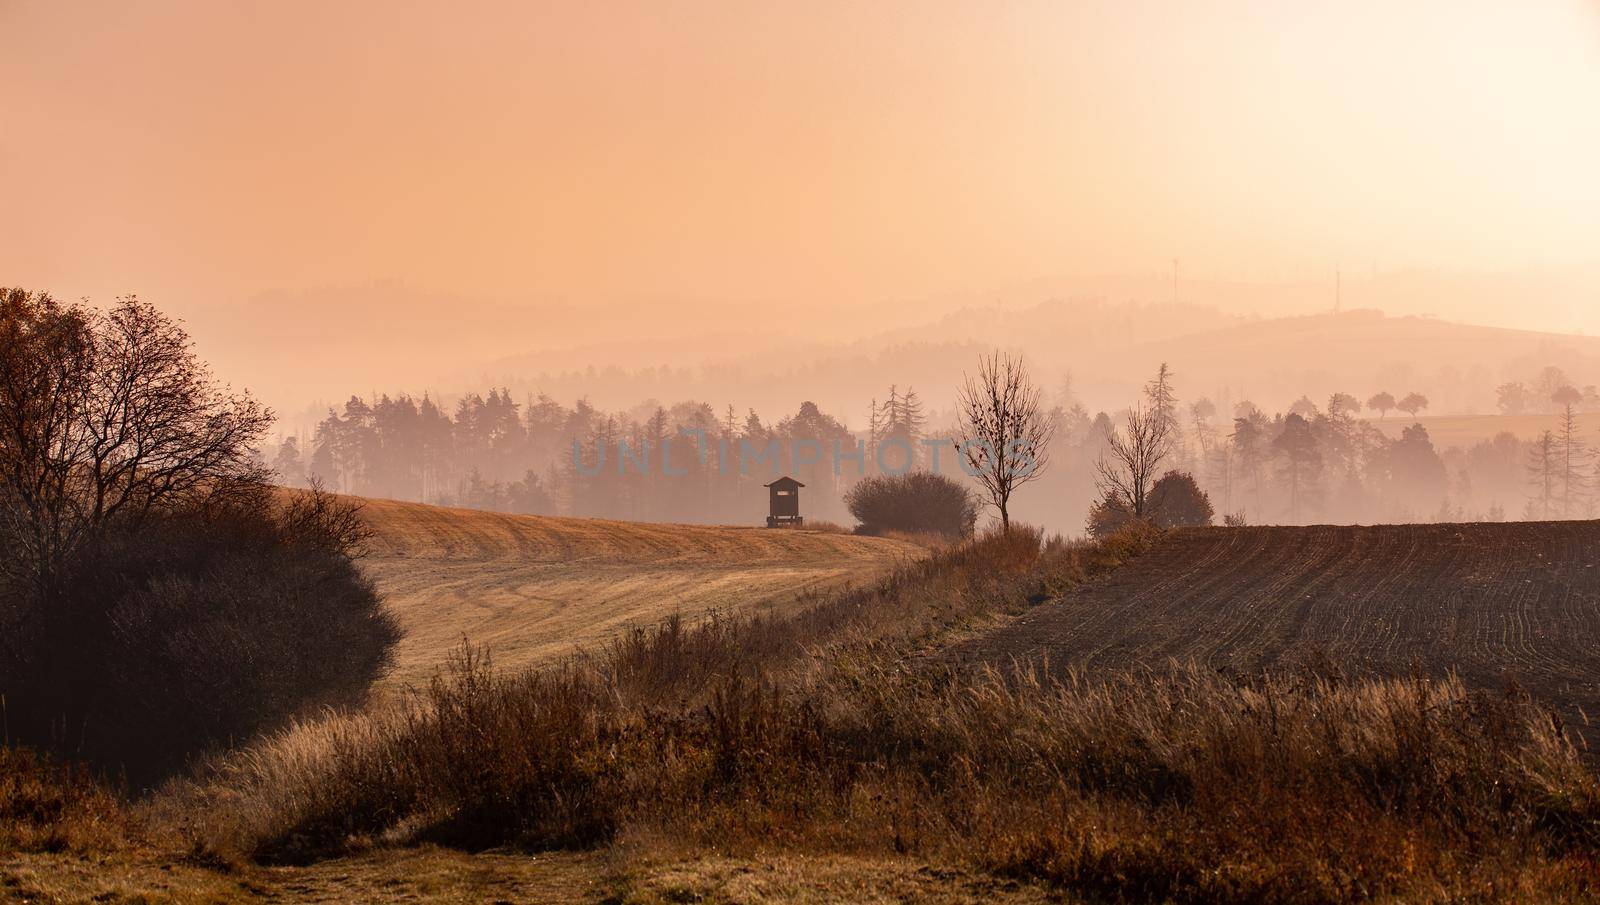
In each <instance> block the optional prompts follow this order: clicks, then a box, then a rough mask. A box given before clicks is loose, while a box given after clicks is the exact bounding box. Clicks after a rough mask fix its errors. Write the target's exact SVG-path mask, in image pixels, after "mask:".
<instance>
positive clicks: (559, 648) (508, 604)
mask: <svg viewBox="0 0 1600 905" xmlns="http://www.w3.org/2000/svg"><path fill="white" fill-rule="evenodd" d="M364 515H365V518H366V519H367V522H368V524H369V525H370V526H371V527H372V528H373V530H374V532H375V537H374V538H373V541H372V543H371V545H370V547H371V555H369V556H368V557H367V559H366V560H365V561H364V563H363V564H364V567H365V568H366V569H367V571H368V573H369V574H371V575H372V576H373V578H374V579H375V580H376V581H377V582H378V586H379V588H380V589H381V590H382V591H383V592H384V593H385V594H386V595H387V596H388V598H389V602H390V605H391V606H392V607H394V609H395V610H396V612H397V613H398V614H399V616H400V618H401V621H402V624H403V625H404V626H405V629H406V638H405V640H404V641H403V642H402V643H401V646H400V651H399V656H398V664H397V669H396V670H395V673H394V674H393V676H391V677H390V680H389V682H390V685H391V686H393V685H396V684H404V683H413V684H414V683H421V682H425V681H426V680H427V679H428V678H429V677H430V676H431V675H432V674H433V672H434V670H435V668H436V667H437V666H438V664H439V663H440V661H441V660H442V659H443V658H444V656H445V655H446V654H447V653H448V652H449V651H450V650H451V649H452V648H453V647H454V646H455V645H456V644H458V643H459V642H460V641H461V638H462V637H463V636H466V637H467V638H468V639H470V640H471V641H473V642H474V643H477V644H487V645H489V647H490V648H491V650H492V651H493V654H494V657H495V661H496V663H497V664H498V665H500V666H506V667H513V666H525V665H529V664H532V663H535V662H539V661H541V660H545V659H548V658H550V657H552V656H556V655H559V654H562V653H565V652H567V651H569V650H570V649H571V648H572V646H573V645H575V644H582V645H593V644H595V643H598V642H601V641H603V640H604V639H606V638H608V637H610V636H611V635H613V634H614V633H615V632H616V631H617V630H618V629H620V628H621V627H623V626H624V625H626V624H628V623H630V622H654V621H656V620H659V619H661V618H664V617H666V616H669V615H671V614H673V613H675V612H678V613H683V614H684V615H696V614H699V613H704V612H706V611H707V610H712V609H723V610H726V609H733V608H738V607H746V606H758V605H767V604H781V603H783V602H786V601H791V600H793V599H795V598H796V597H797V596H799V595H800V594H802V593H804V592H807V591H820V590H827V589H831V588H836V587H839V586H841V585H844V584H849V583H855V584H861V583H864V582H867V581H870V580H872V579H874V578H876V577H877V576H878V575H880V574H882V573H883V572H885V571H886V570H888V569H889V568H891V567H892V566H893V565H894V564H895V563H897V562H901V561H904V560H907V559H909V558H913V557H919V556H921V555H922V554H923V553H924V552H925V551H923V550H922V549H921V548H919V547H917V546H915V545H912V544H908V543H904V542H900V541H894V540H887V539H881V538H868V537H854V536H851V535H846V534H824V533H819V532H809V531H788V530H784V531H772V530H767V529H764V528H726V527H706V526H695V525H660V524H643V523H637V522H613V521H603V520H596V519H566V518H545V517H538V516H517V515H505V514H501V513H493V512H476V511H472V510H466V509H443V508H439V507H436V506H424V505H421V504H417V503H397V502H393V501H388V500H371V501H368V503H367V504H366V508H365V510H364Z"/></svg>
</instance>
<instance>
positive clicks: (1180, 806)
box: [186, 533, 1600, 901]
mask: <svg viewBox="0 0 1600 905" xmlns="http://www.w3.org/2000/svg"><path fill="white" fill-rule="evenodd" d="M1147 542H1148V538H1144V537H1120V538H1117V539H1115V540H1114V541H1113V542H1111V543H1110V544H1108V545H1105V546H1099V547H1081V546H1070V545H1047V546H1045V547H1044V548H1043V549H1042V550H1041V545H1040V544H1039V539H1038V537H1037V536H1036V535H1030V534H1020V533H1019V534H1014V535H1013V536H1011V537H1009V538H1002V537H992V536H991V537H988V538H985V539H982V540H980V541H978V542H976V543H973V544H969V545H965V546H962V547H959V548H955V549H953V550H950V551H947V552H946V553H944V554H942V555H940V556H938V557H936V558H935V559H933V560H930V561H928V562H925V563H921V564H915V565H910V566H907V567H904V568H902V569H901V570H899V571H897V572H896V573H895V574H894V575H893V576H892V577H891V578H889V579H888V580H886V581H885V582H883V583H882V584H881V585H880V586H878V587H877V588H874V589H870V590H865V591H858V592H854V593H851V594H846V595H842V596H838V597H834V598H830V599H826V600H818V601H815V602H813V603H812V604H810V605H809V606H806V607H804V608H802V609H799V610H796V611H793V612H790V613H787V614H770V613H769V614H751V615H735V616H728V617H721V618H718V619H714V620H711V621H709V622H707V623H705V624H703V625H697V626H687V625H685V624H684V623H683V622H682V621H681V620H672V621H669V622H667V623H665V624H663V625H662V626H660V627H658V628H654V629H649V630H645V629H640V630H638V631H635V632H634V633H632V634H631V635H629V636H626V637H624V638H622V639H620V640H618V641H616V642H615V643H613V644H611V645H610V646H608V647H607V648H605V649H604V650H600V651H596V652H594V653H592V654H590V655H587V656H582V657H578V658H575V659H572V660H568V661H564V662H561V663H559V664H554V665H551V666H548V667H546V668H543V669H539V670H532V671H522V672H513V673H505V672H496V671H494V670H492V669H491V668H489V664H488V663H487V662H485V661H484V660H483V659H481V658H480V657H479V656H478V655H476V654H475V653H474V652H473V651H471V650H470V649H466V650H464V651H462V652H461V654H460V655H459V656H458V658H457V659H456V660H455V661H454V663H453V664H452V667H451V670H450V671H449V672H448V673H447V674H446V675H444V676H441V677H440V678H439V679H437V680H436V681H435V682H434V683H433V685H432V687H431V689H430V691H429V693H428V695H427V696H426V697H425V698H424V699H421V700H416V701H412V702H409V703H408V704H407V705H405V706H403V707H397V708H395V709H393V710H391V711H388V712H386V713H384V714H381V715H371V716H367V717H363V718H360V719H354V720H351V719H330V720H327V721H324V722H322V723H319V724H316V725H313V726H306V727H302V728H301V729H299V730H297V731H295V732H291V733H286V734H284V735H281V736H279V737H277V738H276V739H273V740H271V741H270V742H268V743H266V744H264V745H261V746H257V747H256V748H255V749H253V750H252V751H251V752H249V753H248V754H247V755H245V756H242V757H238V758H235V759H233V760H232V761H230V762H228V763H225V764H223V765H220V767H219V768H218V772H217V773H216V775H215V776H214V777H213V779H212V780H211V781H210V783H208V784H202V785H200V786H198V787H196V788H194V789H191V790H189V791H188V792H187V793H186V794H187V795H188V796H189V797H188V798H187V807H188V808H190V809H193V808H194V807H195V805H196V803H197V802H204V804H205V809H206V811H207V812H208V813H210V814H212V815H214V819H213V820H211V821H209V822H208V823H206V824H204V825H197V826H195V827H194V828H193V831H194V832H196V833H197V834H198V836H199V837H200V838H201V839H202V840H204V844H205V845H207V846H209V847H210V848H212V849H213V850H216V851H219V852H229V851H236V852H240V853H243V854H246V855H249V856H251V857H257V858H266V859H268V860H288V861H308V860H315V859H319V858H325V857H329V856H334V855H339V854H340V853H347V852H351V851H361V850H363V849H365V848H366V847H369V846H372V845H374V844H397V843H410V844H415V843H418V842H435V843H444V844H448V845H452V846H458V847H463V848H467V849H469V850H470V849H478V848H484V847H492V846H503V845H511V846H515V847H518V848H521V849H525V850H547V849H552V848H556V849H559V848H566V849H592V848H596V847H605V846H611V845H614V844H617V843H618V842H619V840H638V839H645V840H651V839H655V840H662V839H666V840H673V842H672V843H671V845H672V846H679V847H688V849H689V850H691V851H700V852H706V851H717V852H726V853H735V854H738V853H743V855H744V856H745V857H759V856H761V855H762V853H770V852H785V853H790V854H793V853H823V854H828V855H831V856H840V857H844V856H848V857H863V858H895V857H912V858H917V859H927V860H931V861H935V862H942V863H952V862H959V863H965V864H967V865H969V866H970V867H971V868H973V869H977V870H980V871H982V872H984V873H986V874H988V875H990V876H1001V877H1005V876H1011V877H1016V878H1019V879H1023V880H1028V881H1030V882H1031V881H1043V882H1047V883H1049V884H1052V885H1054V886H1056V887H1057V888H1061V889H1065V890H1071V891H1075V892H1078V893H1081V894H1084V895H1087V896H1090V897H1109V898H1113V899H1139V900H1142V899H1148V898H1158V899H1159V898H1173V899H1182V900H1207V901H1229V900H1231V901H1278V900H1284V899H1302V900H1307V901H1331V900H1345V899H1351V898H1364V897H1372V896H1377V897H1391V896H1401V897H1409V898H1420V899H1435V900H1453V899H1460V898H1469V897H1481V898H1492V899H1519V898H1520V899H1524V900H1529V901H1534V900H1539V901H1546V900H1551V899H1561V898H1570V899H1578V898H1583V897H1585V896H1589V895H1594V894H1597V893H1600V888H1597V887H1596V886H1595V881H1596V875H1595V856H1596V853H1597V852H1600V786H1597V784H1596V778H1595V776H1594V774H1593V773H1592V772H1590V770H1589V769H1588V768H1587V767H1586V765H1585V764H1584V763H1583V761H1582V760H1581V759H1580V757H1579V755H1578V753H1577V751H1576V750H1575V749H1574V747H1573V746H1572V744H1571V743H1570V741H1569V740H1567V739H1566V738H1565V737H1564V736H1563V735H1562V734H1561V731H1560V729H1559V728H1558V726H1557V725H1556V724H1555V723H1554V722H1553V721H1552V720H1551V719H1550V716H1549V714H1548V713H1547V712H1546V711H1544V710H1542V709H1541V708H1539V707H1538V706H1536V705H1534V704H1532V703H1530V702H1528V701H1526V700H1523V699H1519V698H1516V697H1485V696H1482V695H1474V694H1470V693H1469V692H1468V691H1467V690H1466V689H1465V688H1464V687H1463V686H1462V685H1461V684H1460V683H1459V682H1456V681H1454V680H1445V681H1434V680H1429V679H1426V678H1420V677H1419V678H1412V679H1407V680H1396V681H1383V682H1371V681H1365V682H1347V681H1345V680H1342V679H1340V678H1339V677H1337V676H1316V675H1309V674H1307V675H1293V676H1277V677H1264V678H1261V679H1259V680H1257V681H1254V682H1250V683H1242V684H1241V683H1239V682H1236V681H1231V680H1228V679H1224V678H1223V677H1221V676H1219V675H1217V674H1214V673H1210V672H1203V671H1198V670H1193V669H1184V668H1174V669H1172V670H1170V671H1163V672H1159V673H1142V674H1138V675H1125V676H1120V677H1115V678H1111V679H1096V680H1093V681H1091V680H1088V679H1085V678H1083V677H1080V676H1073V675H1070V674H1068V676H1067V677H1066V678H1065V679H1050V678H1043V677H1042V674H1041V673H1037V672H1023V673H1019V674H1008V673H1002V672H998V671H994V670H989V671H986V672H983V673H981V674H978V675H957V674H953V673H950V672H948V671H946V670H945V669H944V668H943V667H942V665H941V663H942V661H941V659H940V658H937V657H923V656H919V654H920V653H922V652H925V651H929V650H931V649H936V648H937V647H938V646H939V645H940V644H941V643H942V642H943V641H944V640H946V639H948V638H949V637H950V636H951V635H953V634H959V633H961V632H962V631H965V630H968V629H970V628H971V627H972V626H974V625H979V624H982V623H984V622H987V621H993V620H997V619H1004V618H1005V617H1006V615H1007V614H1014V613H1016V612H1019V611H1020V610H1021V609H1025V608H1026V606H1027V605H1028V601H1030V600H1042V599H1045V598H1046V597H1048V596H1049V595H1050V594H1051V593H1056V592H1058V591H1059V589H1060V588H1062V587H1065V586H1070V585H1072V584H1074V583H1078V582H1082V581H1084V580H1086V579H1088V578H1091V577H1092V576H1093V575H1094V574H1096V573H1097V572H1100V571H1103V570H1105V569H1107V568H1110V567H1114V566H1115V564H1116V563H1117V562H1119V561H1120V560H1121V559H1122V558H1123V557H1125V556H1127V555H1132V554H1135V553H1137V552H1138V550H1140V549H1142V547H1143V546H1144V545H1145V544H1146V543H1147Z"/></svg>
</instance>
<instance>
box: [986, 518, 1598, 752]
mask: <svg viewBox="0 0 1600 905" xmlns="http://www.w3.org/2000/svg"><path fill="white" fill-rule="evenodd" d="M1313 653H1315V654H1317V655H1326V656H1327V657H1328V658H1330V659H1332V660H1333V661H1335V662H1337V663H1339V664H1342V665H1344V666H1346V667H1349V668H1351V669H1352V670H1355V671H1358V672H1361V671H1377V672H1404V671H1406V670H1409V669H1412V668H1420V669H1422V670H1424V671H1427V672H1429V673H1440V672H1443V671H1446V670H1450V669H1454V670H1456V671H1458V672H1459V673H1460V674H1461V676H1462V677H1463V678H1464V679H1466V680H1467V681H1469V682H1471V683H1474V684H1478V685H1482V686H1486V687H1491V688H1503V687H1505V686H1506V683H1507V682H1509V681H1514V682H1516V683H1517V684H1519V685H1521V686H1522V687H1523V688H1525V689H1526V690H1528V691H1529V692H1531V693H1532V694H1533V695H1534V696H1535V697H1536V698H1538V699H1540V700H1543V701H1545V702H1547V703H1549V704H1552V705H1557V706H1560V707H1562V708H1563V709H1565V710H1568V711H1571V712H1572V713H1574V714H1577V711H1578V709H1579V708H1581V709H1582V710H1583V711H1586V712H1587V713H1588V714H1589V715H1590V716H1591V717H1592V718H1594V720H1595V722H1596V724H1597V727H1596V728H1600V522H1531V523H1510V524H1471V525H1380V526H1373V527H1350V526H1343V527H1327V526H1314V527H1304V528H1301V527H1260V528H1201V529H1186V530H1179V531H1174V532H1172V533H1170V534H1169V535H1168V536H1167V537H1166V538H1164V539H1163V540H1162V541H1161V542H1160V543H1159V544H1158V545H1157V546H1156V547H1155V548H1154V549H1153V550H1151V551H1149V552H1147V553H1145V554H1144V555H1142V556H1140V557H1138V558H1136V559H1134V560H1133V561H1131V562H1130V563H1129V564H1127V565H1126V566H1124V567H1122V568H1121V569H1119V570H1117V571H1116V572H1114V573H1112V574H1111V575H1110V576H1109V577H1108V578H1107V579H1106V580H1105V581H1103V582H1100V583H1096V584H1094V585H1091V586H1088V587H1086V588H1084V589H1082V590H1080V591H1077V592H1074V593H1072V594H1069V595H1068V596H1066V597H1065V598H1063V599H1060V600H1056V601H1050V602H1047V603H1044V604H1041V605H1040V606H1038V607H1036V608H1034V609H1032V610H1030V611H1029V612H1028V613H1026V614H1024V615H1023V616H1021V617H1019V618H1018V619H1017V621H1015V622H1014V623H1012V624H1010V625H1008V626H1005V627H1004V628H1001V629H999V630H996V631H994V632H992V633H990V634H989V635H987V636H984V637H982V638H979V639H977V640H975V641H972V642H969V643H967V644H965V645H962V646H961V647H960V648H958V649H957V650H956V651H955V654H956V656H957V657H958V658H960V659H963V660H978V661H987V662H992V663H1002V664H1003V663H1008V662H1010V661H1012V660H1020V661H1043V660H1046V659H1047V660H1048V661H1049V663H1050V664H1051V666H1052V668H1065V667H1079V668H1083V669H1086V670H1098V669H1107V668H1110V669H1117V668H1123V667H1129V666H1141V665H1153V666H1160V665H1162V664H1164V663H1166V662H1167V661H1168V660H1169V659H1177V660H1194V661H1198V662H1199V663H1202V664H1204V665H1207V666H1210V667H1214V668H1218V669H1226V670H1234V671H1238V672H1253V671H1259V670H1261V669H1264V668H1270V667H1274V666H1283V665H1290V664H1295V663H1298V662H1303V658H1305V657H1307V656H1308V655H1311V654H1313ZM1578 719H1579V720H1580V721H1581V719H1582V718H1581V716H1579V717H1578ZM1586 734H1590V735H1591V737H1592V736H1593V735H1594V734H1595V733H1594V731H1593V728H1591V729H1590V730H1589V732H1588V733H1586Z"/></svg>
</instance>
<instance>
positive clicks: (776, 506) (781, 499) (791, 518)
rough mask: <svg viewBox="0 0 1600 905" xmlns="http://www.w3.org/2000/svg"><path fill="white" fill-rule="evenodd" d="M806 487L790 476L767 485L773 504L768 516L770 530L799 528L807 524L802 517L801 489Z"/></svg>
mask: <svg viewBox="0 0 1600 905" xmlns="http://www.w3.org/2000/svg"><path fill="white" fill-rule="evenodd" d="M804 486H806V485H804V484H802V483H800V482H799V481H796V480H795V479H794V478H791V477H789V476H788V475H784V476H783V477H781V478H779V479H777V480H776V481H773V482H772V483H771V484H768V485H766V487H767V491H768V493H769V494H770V497H769V499H770V502H771V510H770V511H769V513H768V515H767V527H768V528H781V527H785V526H791V525H792V526H795V527H799V526H800V525H802V524H804V523H805V519H803V518H801V517H800V488H802V487H804Z"/></svg>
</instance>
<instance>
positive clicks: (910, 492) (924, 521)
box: [844, 471, 978, 538]
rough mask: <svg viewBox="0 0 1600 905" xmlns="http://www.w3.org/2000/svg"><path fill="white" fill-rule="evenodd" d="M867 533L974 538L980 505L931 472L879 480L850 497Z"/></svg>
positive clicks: (854, 490) (960, 488)
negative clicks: (889, 532)
mask: <svg viewBox="0 0 1600 905" xmlns="http://www.w3.org/2000/svg"><path fill="white" fill-rule="evenodd" d="M844 502H845V506H847V507H848V508H849V510H850V514H851V515H853V516H855V517H856V521H859V522H860V523H861V528H862V531H863V533H867V534H882V533H884V532H886V531H903V532H907V533H911V534H939V535H943V536H945V537H951V538H959V537H970V536H971V535H972V532H973V528H974V527H975V526H976V525H977V522H978V501H977V499H976V498H975V497H974V496H973V495H972V492H971V491H970V490H968V489H967V488H965V487H963V486H961V484H959V483H958V482H956V481H954V480H952V479H950V478H948V477H945V476H944V475H939V474H934V473H932V472H928V471H911V472H907V473H905V474H901V475H874V476H873V477H870V478H867V479H865V480H863V481H861V482H860V483H858V484H856V485H855V486H854V487H852V488H850V491H849V492H848V493H846V494H845V496H844Z"/></svg>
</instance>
